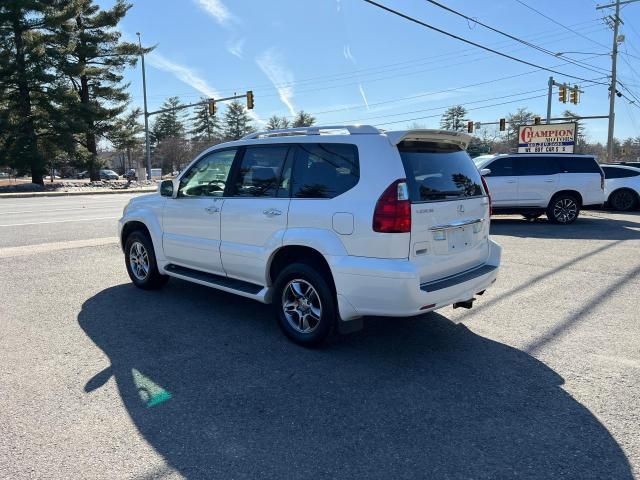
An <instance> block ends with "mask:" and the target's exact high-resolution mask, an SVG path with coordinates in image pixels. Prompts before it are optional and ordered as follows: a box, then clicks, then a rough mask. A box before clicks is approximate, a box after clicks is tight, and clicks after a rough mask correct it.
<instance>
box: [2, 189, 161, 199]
mask: <svg viewBox="0 0 640 480" xmlns="http://www.w3.org/2000/svg"><path fill="white" fill-rule="evenodd" d="M157 191H158V188H157V187H154V188H141V189H135V190H134V189H121V190H97V191H94V192H89V191H79V192H73V191H71V192H16V193H0V198H33V197H75V196H78V195H116V194H118V193H153V192H157Z"/></svg>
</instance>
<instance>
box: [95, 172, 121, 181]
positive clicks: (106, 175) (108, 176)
mask: <svg viewBox="0 0 640 480" xmlns="http://www.w3.org/2000/svg"><path fill="white" fill-rule="evenodd" d="M118 179H120V177H119V176H118V174H117V173H116V172H114V171H113V170H100V180H118Z"/></svg>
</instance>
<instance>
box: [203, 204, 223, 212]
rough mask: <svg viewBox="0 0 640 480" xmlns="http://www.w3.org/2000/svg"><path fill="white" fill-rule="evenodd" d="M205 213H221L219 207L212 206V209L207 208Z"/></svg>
mask: <svg viewBox="0 0 640 480" xmlns="http://www.w3.org/2000/svg"><path fill="white" fill-rule="evenodd" d="M205 211H206V212H207V213H218V212H219V211H220V209H219V208H218V207H213V206H211V207H207V208H205Z"/></svg>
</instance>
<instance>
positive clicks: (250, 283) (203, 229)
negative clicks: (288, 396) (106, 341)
mask: <svg viewBox="0 0 640 480" xmlns="http://www.w3.org/2000/svg"><path fill="white" fill-rule="evenodd" d="M469 140H470V137H469V136H468V135H466V134H461V133H455V132H446V131H439V130H411V131H396V132H381V131H379V130H378V129H376V128H373V127H370V126H346V127H309V128H302V129H289V130H281V131H270V132H262V133H256V134H252V135H249V136H247V137H245V138H243V139H242V140H240V141H236V142H230V143H225V144H221V145H216V146H215V147H212V148H210V149H208V150H206V151H205V152H203V153H202V154H201V155H200V156H199V157H198V158H196V159H195V160H194V161H193V162H192V163H191V164H190V165H189V167H188V168H186V169H185V170H184V171H183V172H182V174H181V175H180V176H179V177H178V178H177V179H175V180H165V181H163V182H162V184H161V186H160V192H159V193H160V194H159V195H158V194H151V195H145V196H140V197H136V198H134V199H133V200H131V202H130V203H129V204H128V205H127V207H126V208H125V210H124V212H123V217H122V219H120V221H119V234H120V238H121V242H122V247H123V250H124V253H125V257H126V266H127V270H128V272H129V276H130V277H131V280H132V281H133V283H134V284H136V285H137V286H138V287H141V288H144V289H150V288H158V287H160V286H162V285H163V284H164V283H165V282H166V281H167V279H168V278H169V277H177V278H180V279H183V280H187V281H190V282H195V283H199V284H202V285H206V286H210V287H214V288H218V289H220V290H224V291H227V292H232V293H236V294H238V295H242V296H244V297H248V298H252V299H254V300H258V301H260V302H263V303H273V304H274V308H275V311H276V316H277V319H278V322H279V325H280V327H281V328H282V329H283V331H284V332H285V334H286V335H287V336H288V337H290V338H291V339H292V340H294V341H296V342H298V343H301V344H304V345H314V344H318V343H319V342H321V341H322V340H324V339H325V338H326V337H327V335H328V334H329V333H330V332H331V331H332V329H333V328H334V327H336V326H337V327H338V328H339V330H340V331H345V330H346V331H348V330H353V329H355V328H354V327H356V328H357V327H359V326H360V325H361V323H362V322H361V321H359V319H360V318H361V317H362V316H365V315H382V316H412V315H419V314H421V313H424V312H428V311H431V310H436V309H438V308H442V307H444V306H446V305H451V304H453V305H454V307H457V306H461V307H466V308H470V307H471V305H472V302H473V300H474V297H475V296H476V295H481V294H482V293H484V291H485V289H486V288H487V287H489V286H490V285H491V284H492V283H493V282H494V281H495V280H496V276H497V273H498V265H499V263H500V253H501V248H500V246H499V245H498V244H496V243H495V242H493V241H491V240H490V239H489V213H490V198H489V195H488V192H487V190H486V186H483V180H482V179H481V176H480V174H479V172H478V170H477V169H476V168H475V166H474V164H473V162H472V160H471V159H470V158H469V155H468V154H467V153H466V152H465V148H466V146H467V144H468V142H469Z"/></svg>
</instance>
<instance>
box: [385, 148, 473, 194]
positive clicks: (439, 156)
mask: <svg viewBox="0 0 640 480" xmlns="http://www.w3.org/2000/svg"><path fill="white" fill-rule="evenodd" d="M398 150H399V151H400V157H402V163H403V164H404V169H405V172H406V174H407V183H408V186H409V197H410V199H411V200H412V201H434V200H454V199H460V198H467V197H477V196H481V195H483V190H482V180H481V178H480V173H479V172H478V169H477V168H476V166H475V165H474V163H473V161H471V158H470V157H469V155H468V154H467V152H465V151H464V150H461V149H460V147H458V146H456V145H451V144H448V143H438V142H414V141H404V142H401V143H400V144H398Z"/></svg>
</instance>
